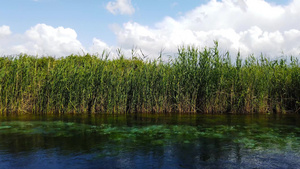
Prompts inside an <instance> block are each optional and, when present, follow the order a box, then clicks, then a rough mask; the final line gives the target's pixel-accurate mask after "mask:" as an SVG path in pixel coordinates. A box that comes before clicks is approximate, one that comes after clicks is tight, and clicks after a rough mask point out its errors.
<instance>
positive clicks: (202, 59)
mask: <svg viewBox="0 0 300 169" xmlns="http://www.w3.org/2000/svg"><path fill="white" fill-rule="evenodd" d="M107 58H108V54H106V53H105V52H104V53H103V54H102V56H100V57H99V56H91V55H89V54H87V55H84V56H78V55H71V56H68V57H65V58H60V59H54V58H52V57H42V58H37V57H32V56H27V55H19V56H17V57H1V58H0V111H1V112H2V113H6V112H9V113H11V112H18V113H22V112H32V113H134V112H138V113H143V112H147V113H149V112H151V113H161V112H180V113H186V112H192V113H196V112H202V113H227V112H231V113H253V112H260V113H267V112H282V113H284V112H286V111H291V110H293V111H297V110H299V108H300V103H299V100H300V99H299V97H300V88H299V86H300V73H299V72H300V68H299V63H298V60H297V59H296V58H293V57H291V60H289V61H287V60H286V59H280V60H268V59H267V58H266V57H264V56H261V57H260V58H259V59H257V58H255V57H253V56H249V57H248V58H247V59H245V60H242V59H240V55H239V54H238V56H237V57H236V58H235V59H234V60H235V61H234V63H232V59H231V58H230V55H229V53H225V54H220V53H219V51H218V44H217V43H216V45H215V47H214V48H205V49H203V50H199V49H198V48H196V47H191V46H190V47H181V48H179V49H178V57H177V58H174V59H173V60H172V61H169V62H163V61H161V60H160V59H158V60H154V61H150V60H142V59H140V58H137V57H134V56H132V58H131V59H126V58H125V57H124V56H123V55H120V57H119V58H118V59H114V60H110V59H107Z"/></svg>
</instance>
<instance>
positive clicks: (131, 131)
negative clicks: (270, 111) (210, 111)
mask: <svg viewBox="0 0 300 169" xmlns="http://www.w3.org/2000/svg"><path fill="white" fill-rule="evenodd" d="M0 168H33V169H34V168H43V169H47V168H57V169H59V168H144V169H146V168H266V169H270V168H300V116H298V115H138V116H136V115H106V116H104V115H90V116H89V115H63V116H49V115H48V116H41V115H39V116H38V115H35V116H33V115H23V116H2V117H0Z"/></svg>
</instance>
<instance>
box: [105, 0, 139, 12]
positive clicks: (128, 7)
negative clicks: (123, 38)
mask: <svg viewBox="0 0 300 169" xmlns="http://www.w3.org/2000/svg"><path fill="white" fill-rule="evenodd" d="M106 9H107V10H108V11H109V12H111V13H112V14H114V15H116V14H121V15H132V14H133V13H134V12H135V9H134V7H133V6H132V4H131V0H116V1H110V2H108V4H107V5H106Z"/></svg>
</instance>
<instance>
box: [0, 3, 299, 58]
mask: <svg viewBox="0 0 300 169" xmlns="http://www.w3.org/2000/svg"><path fill="white" fill-rule="evenodd" d="M1 2H2V3H1V6H0V55H1V56H6V55H16V54H20V53H26V54H30V55H39V56H55V57H62V56H67V55H70V54H84V53H91V54H96V53H100V54H101V53H102V51H103V50H106V51H108V52H110V53H112V54H114V53H115V52H116V50H117V49H121V50H122V52H123V53H124V54H125V55H130V53H131V52H132V49H135V50H136V51H138V52H139V51H143V55H145V56H147V57H149V58H157V57H158V56H159V53H160V52H162V54H163V56H168V57H170V56H175V55H176V52H177V49H178V47H181V46H183V45H185V46H187V45H193V46H196V47H199V48H201V49H203V48H204V47H213V45H214V41H215V40H216V41H218V42H219V48H220V50H221V51H224V52H225V51H229V52H230V53H232V54H236V53H237V52H238V51H240V52H241V54H242V56H248V55H251V54H254V55H260V54H261V53H262V54H264V55H266V56H268V57H271V58H272V57H275V58H276V57H280V56H289V55H293V56H296V57H298V56H300V22H299V19H300V0H151V1H146V0H9V1H8V0H3V1H1Z"/></svg>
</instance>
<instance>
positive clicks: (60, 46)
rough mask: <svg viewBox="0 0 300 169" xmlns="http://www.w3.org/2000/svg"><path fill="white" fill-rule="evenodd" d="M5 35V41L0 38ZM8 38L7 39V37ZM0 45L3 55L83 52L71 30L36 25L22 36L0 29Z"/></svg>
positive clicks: (7, 29)
mask: <svg viewBox="0 0 300 169" xmlns="http://www.w3.org/2000/svg"><path fill="white" fill-rule="evenodd" d="M3 35H6V39H5V40H8V39H9V41H6V43H5V44H4V40H3V39H1V36H3ZM8 36H9V37H8ZM0 44H4V47H5V48H4V49H2V50H1V52H2V53H3V54H19V53H27V54H32V55H52V56H59V57H60V56H64V55H70V54H72V53H75V54H77V53H80V52H82V50H84V47H83V46H82V45H81V43H80V42H79V40H77V34H76V32H75V31H74V30H73V29H70V28H64V27H57V28H54V27H52V26H48V25H45V24H37V25H35V26H34V27H32V28H30V29H29V30H27V31H26V32H25V33H24V34H19V35H18V34H11V32H10V30H9V27H7V26H2V27H0Z"/></svg>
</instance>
